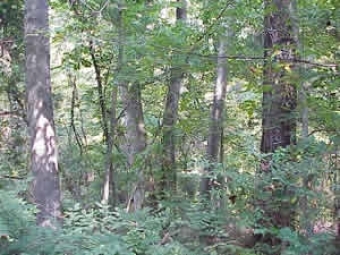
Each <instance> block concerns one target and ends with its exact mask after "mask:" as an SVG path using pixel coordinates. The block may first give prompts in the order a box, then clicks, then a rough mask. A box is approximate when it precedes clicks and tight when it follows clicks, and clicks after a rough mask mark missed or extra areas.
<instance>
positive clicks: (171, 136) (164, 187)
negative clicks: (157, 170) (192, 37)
mask: <svg viewBox="0 0 340 255" xmlns="http://www.w3.org/2000/svg"><path fill="white" fill-rule="evenodd" d="M177 2H178V3H179V4H180V5H181V6H180V7H177V8H176V22H177V24H178V23H183V22H185V21H186V19H187V9H186V8H187V2H186V0H177ZM183 76H184V71H183V69H182V68H181V67H178V66H172V67H171V74H170V83H169V86H168V93H167V97H166V104H165V108H164V112H163V136H162V143H163V154H162V176H161V181H160V187H159V190H160V192H159V193H160V196H161V197H163V198H164V197H166V192H175V191H176V185H177V172H176V141H175V140H176V139H175V125H176V123H177V119H178V104H179V99H180V89H181V84H182V80H183Z"/></svg>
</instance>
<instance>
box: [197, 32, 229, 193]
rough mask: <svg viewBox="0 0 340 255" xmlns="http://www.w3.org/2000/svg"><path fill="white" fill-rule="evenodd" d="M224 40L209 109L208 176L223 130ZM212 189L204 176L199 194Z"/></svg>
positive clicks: (225, 76) (209, 180)
mask: <svg viewBox="0 0 340 255" xmlns="http://www.w3.org/2000/svg"><path fill="white" fill-rule="evenodd" d="M225 40H226V39H225V38H222V39H220V42H219V48H218V59H217V71H216V73H217V79H216V83H215V87H214V99H213V100H214V101H213V105H212V108H211V116H210V128H209V136H208V145H207V152H206V154H207V158H208V160H209V162H210V163H211V165H210V166H209V167H207V168H206V169H204V170H205V174H206V175H210V174H211V173H212V171H213V169H214V166H213V164H214V163H217V162H218V160H219V158H218V157H219V154H221V153H220V150H221V137H222V129H223V111H224V101H225V97H226V89H227V60H226V53H225ZM212 188H213V181H212V179H211V177H210V176H204V177H203V178H202V181H201V194H203V195H204V196H206V197H207V196H208V197H209V193H210V190H211V189H212Z"/></svg>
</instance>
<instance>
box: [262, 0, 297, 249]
mask: <svg viewBox="0 0 340 255" xmlns="http://www.w3.org/2000/svg"><path fill="white" fill-rule="evenodd" d="M264 4H265V17H264V30H265V31H264V59H265V60H264V71H263V76H264V77H263V79H264V80H263V101H262V108H263V109H262V111H263V112H262V141H261V151H262V152H263V153H269V154H270V153H274V152H275V151H276V150H277V149H278V148H285V147H287V146H290V145H294V144H295V143H296V117H295V110H296V104H297V89H296V87H297V86H296V84H294V83H293V82H292V81H294V80H297V77H296V76H297V72H296V70H295V66H294V65H293V61H292V60H293V59H296V50H297V43H298V40H297V20H296V19H295V17H294V5H293V0H292V1H291V0H265V1H264ZM270 169H271V158H270V156H269V157H268V158H266V159H265V160H264V161H263V162H262V166H261V170H262V173H263V174H265V173H266V172H268V170H270ZM266 176H268V175H263V176H258V178H264V179H267V178H266ZM268 177H269V176H268ZM269 178H270V177H269ZM266 185H269V184H268V183H266ZM272 185H273V186H274V188H273V189H268V188H267V189H265V188H264V187H257V188H258V189H259V190H262V191H261V192H262V193H261V194H262V195H261V197H260V198H258V203H259V204H260V206H261V209H262V210H263V211H264V215H263V216H262V219H261V220H260V221H258V223H259V224H263V225H264V226H263V227H264V228H271V227H273V226H274V227H275V228H283V227H291V226H292V217H293V216H292V215H293V214H294V212H295V211H294V208H292V206H293V205H291V203H289V202H284V201H283V198H282V197H285V198H286V199H285V200H287V199H288V198H287V197H290V196H291V195H292V194H291V193H292V192H293V191H289V192H288V191H287V190H289V189H288V187H286V186H285V187H284V188H282V189H280V188H278V190H276V188H275V184H272ZM286 188H287V189H286ZM280 192H282V194H281V195H280V197H275V193H280ZM265 193H268V194H267V195H265ZM263 197H266V198H263ZM288 201H290V200H289V199H288ZM260 240H262V242H269V244H270V245H271V246H272V247H277V248H280V247H281V249H282V248H283V247H284V245H283V244H281V241H280V240H278V239H277V238H274V237H272V236H271V235H268V236H267V235H266V236H262V238H261V239H260ZM278 244H281V246H280V247H279V246H277V245H278ZM273 249H274V248H273Z"/></svg>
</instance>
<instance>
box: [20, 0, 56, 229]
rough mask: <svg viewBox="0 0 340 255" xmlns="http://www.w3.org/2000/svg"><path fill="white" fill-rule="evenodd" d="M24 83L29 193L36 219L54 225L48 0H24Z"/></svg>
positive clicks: (53, 153) (53, 145) (41, 223)
mask: <svg viewBox="0 0 340 255" xmlns="http://www.w3.org/2000/svg"><path fill="white" fill-rule="evenodd" d="M25 8H26V31H25V34H26V85H27V108H28V109H27V110H28V112H27V117H28V121H29V136H30V154H31V162H30V163H31V171H32V174H33V183H32V195H33V201H34V202H35V203H36V205H37V207H38V210H39V212H38V213H37V223H38V224H39V225H41V226H49V227H52V228H55V227H56V226H57V224H56V221H58V220H60V216H61V207H60V186H59V172H58V149H57V137H56V132H55V127H54V122H53V105H52V95H51V77H50V44H49V36H48V34H49V25H48V1H47V0H26V2H25Z"/></svg>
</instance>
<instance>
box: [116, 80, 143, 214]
mask: <svg viewBox="0 0 340 255" xmlns="http://www.w3.org/2000/svg"><path fill="white" fill-rule="evenodd" d="M122 96H123V100H124V102H125V109H126V128H127V133H126V138H127V149H128V165H129V167H132V166H134V167H135V169H137V170H136V171H137V182H136V184H135V187H134V189H133V191H132V194H131V196H130V198H129V204H128V208H127V210H128V211H129V212H132V211H136V210H139V209H141V207H142V205H143V203H144V193H145V191H144V189H145V188H144V173H143V166H142V165H136V164H135V163H136V156H137V155H138V154H139V153H141V152H142V151H143V150H144V149H145V147H146V133H145V129H144V117H143V108H142V101H141V90H140V87H139V84H138V83H135V84H132V85H131V86H130V88H129V89H128V88H127V86H125V85H123V86H122Z"/></svg>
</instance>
